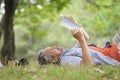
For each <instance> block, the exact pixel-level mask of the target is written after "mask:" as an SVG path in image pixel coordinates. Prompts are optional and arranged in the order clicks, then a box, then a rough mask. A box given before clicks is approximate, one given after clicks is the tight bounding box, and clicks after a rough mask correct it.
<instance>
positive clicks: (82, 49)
mask: <svg viewBox="0 0 120 80" xmlns="http://www.w3.org/2000/svg"><path fill="white" fill-rule="evenodd" d="M71 33H72V36H73V37H74V38H75V39H77V40H78V42H79V45H77V46H76V47H73V48H71V49H69V50H66V51H64V49H63V48H62V47H57V46H53V47H47V48H45V49H43V50H42V51H40V54H39V57H38V61H39V64H40V65H44V64H48V63H59V64H60V65H73V66H78V65H82V64H86V65H94V64H111V65H120V54H119V53H118V49H117V45H116V44H112V45H110V46H108V47H105V48H99V47H96V46H92V45H90V46H88V45H87V40H88V35H87V34H86V32H85V31H84V30H83V29H82V28H81V29H79V30H78V29H73V30H71Z"/></svg>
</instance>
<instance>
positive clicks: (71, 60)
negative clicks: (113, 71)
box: [60, 47, 120, 66]
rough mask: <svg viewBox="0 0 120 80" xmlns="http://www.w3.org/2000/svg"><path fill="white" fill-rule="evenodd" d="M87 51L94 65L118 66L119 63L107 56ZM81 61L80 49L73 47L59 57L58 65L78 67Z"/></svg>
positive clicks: (94, 51)
mask: <svg viewBox="0 0 120 80" xmlns="http://www.w3.org/2000/svg"><path fill="white" fill-rule="evenodd" d="M89 51H90V53H91V55H92V57H93V61H94V64H111V65H120V63H119V62H118V61H117V60H115V59H113V58H111V57H109V56H105V55H104V54H102V53H101V52H99V51H96V50H93V49H89ZM81 60H82V49H81V48H77V47H74V48H71V49H69V50H67V51H64V52H63V53H62V55H61V57H60V64H61V65H73V66H79V65H80V62H81Z"/></svg>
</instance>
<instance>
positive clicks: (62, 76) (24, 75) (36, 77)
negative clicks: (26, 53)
mask: <svg viewBox="0 0 120 80" xmlns="http://www.w3.org/2000/svg"><path fill="white" fill-rule="evenodd" d="M0 80H120V67H116V66H110V65H99V66H86V65H82V66H79V67H73V66H59V65H46V66H39V65H38V63H37V62H36V61H31V63H30V64H29V65H28V66H15V67H9V66H5V67H3V68H0Z"/></svg>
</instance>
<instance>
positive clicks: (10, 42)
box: [1, 0, 19, 65]
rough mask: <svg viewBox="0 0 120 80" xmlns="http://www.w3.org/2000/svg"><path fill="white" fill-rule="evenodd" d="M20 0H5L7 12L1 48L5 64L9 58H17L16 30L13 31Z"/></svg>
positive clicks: (3, 25)
mask: <svg viewBox="0 0 120 80" xmlns="http://www.w3.org/2000/svg"><path fill="white" fill-rule="evenodd" d="M18 2H19V0H5V1H4V3H5V14H4V17H3V23H2V25H1V26H2V28H3V33H4V42H3V47H2V50H1V60H2V63H3V64H4V65H6V64H7V62H8V60H14V59H15V55H14V53H15V42H14V31H13V19H14V13H15V9H16V8H17V5H18Z"/></svg>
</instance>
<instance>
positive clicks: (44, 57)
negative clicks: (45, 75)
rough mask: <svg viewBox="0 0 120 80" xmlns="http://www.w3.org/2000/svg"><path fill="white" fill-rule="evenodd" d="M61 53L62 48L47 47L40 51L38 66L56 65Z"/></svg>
mask: <svg viewBox="0 0 120 80" xmlns="http://www.w3.org/2000/svg"><path fill="white" fill-rule="evenodd" d="M62 52H63V48H61V47H57V46H53V47H47V48H45V49H43V50H41V51H40V52H39V57H38V61H39V64H40V65H44V64H47V63H57V62H58V61H59V58H60V55H61V53H62Z"/></svg>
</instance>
